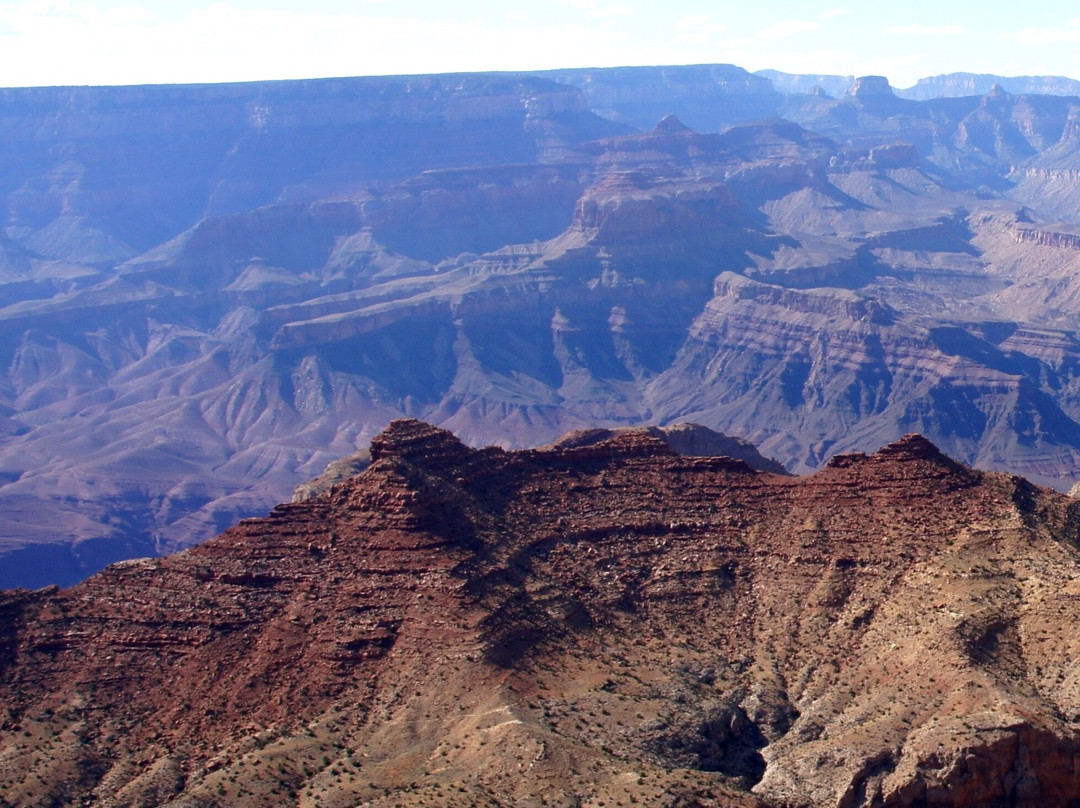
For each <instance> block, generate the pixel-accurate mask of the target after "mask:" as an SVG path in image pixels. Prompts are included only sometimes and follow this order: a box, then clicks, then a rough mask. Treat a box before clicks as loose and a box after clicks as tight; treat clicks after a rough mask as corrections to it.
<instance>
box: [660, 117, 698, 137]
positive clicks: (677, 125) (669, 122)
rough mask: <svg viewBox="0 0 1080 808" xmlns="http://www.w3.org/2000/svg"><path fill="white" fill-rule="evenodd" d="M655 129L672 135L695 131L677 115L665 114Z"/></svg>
mask: <svg viewBox="0 0 1080 808" xmlns="http://www.w3.org/2000/svg"><path fill="white" fill-rule="evenodd" d="M653 131H654V132H661V133H664V134H669V135H670V134H680V133H683V132H693V131H694V130H693V129H691V128H690V127H689V126H687V125H686V124H685V123H683V122H682V121H680V120H679V118H678V116H677V115H665V116H664V117H663V118H661V119H660V122H659V123H658V124H656V127H655V128H654V129H653Z"/></svg>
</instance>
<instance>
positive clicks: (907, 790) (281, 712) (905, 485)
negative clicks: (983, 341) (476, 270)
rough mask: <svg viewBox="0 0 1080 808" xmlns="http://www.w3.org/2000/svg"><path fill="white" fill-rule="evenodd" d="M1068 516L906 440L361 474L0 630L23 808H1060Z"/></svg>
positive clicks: (600, 448) (378, 457) (567, 457)
mask: <svg viewBox="0 0 1080 808" xmlns="http://www.w3.org/2000/svg"><path fill="white" fill-rule="evenodd" d="M1077 525H1078V522H1077V518H1076V513H1075V505H1073V504H1072V503H1071V501H1070V500H1068V499H1067V498H1065V497H1064V496H1062V495H1059V494H1055V493H1053V492H1050V491H1047V490H1045V489H1040V488H1037V487H1035V486H1032V485H1031V484H1030V483H1027V482H1026V481H1024V480H1022V479H1020V478H1017V477H1011V476H1008V475H1001V474H987V473H982V472H976V471H972V470H970V469H967V468H966V467H964V466H962V465H960V464H958V463H956V462H954V461H952V460H950V459H948V458H947V457H945V456H944V455H942V454H941V453H940V452H939V451H938V450H937V449H936V448H935V447H934V446H933V445H932V444H930V443H929V442H928V441H926V440H925V439H923V438H921V437H918V436H908V437H905V438H904V439H903V440H901V441H898V442H896V443H894V444H891V445H889V446H887V447H885V448H883V449H882V450H880V451H879V452H876V453H874V454H873V455H861V454H855V455H843V456H839V457H836V458H834V459H833V461H832V462H831V463H830V464H829V465H828V466H827V467H826V468H825V469H823V470H821V471H819V472H817V473H816V474H814V475H813V476H809V477H803V478H791V477H786V476H779V475H772V474H767V473H762V472H757V471H755V470H753V469H752V468H750V467H749V466H748V465H746V464H744V463H742V462H739V461H736V460H733V459H730V458H723V457H685V456H680V455H676V454H674V453H673V452H672V451H671V450H670V449H669V448H668V447H667V446H666V445H665V444H664V443H663V442H662V441H661V440H660V439H658V438H656V437H654V436H651V435H649V434H647V433H645V432H628V433H623V434H619V435H616V436H615V437H613V438H612V439H610V440H607V441H602V442H600V443H595V444H589V445H584V446H580V447H577V448H552V449H546V450H530V451H520V452H505V451H503V450H501V449H497V448H489V449H483V450H472V449H468V448H467V447H465V446H464V445H463V444H461V443H460V442H459V441H457V440H456V439H455V438H454V437H453V436H452V435H450V434H449V433H447V432H443V431H441V430H437V429H434V428H432V427H429V426H427V425H424V424H421V423H419V422H416V421H405V420H402V421H395V422H394V423H393V424H391V426H390V427H389V428H388V429H387V430H386V431H385V432H384V433H382V434H381V435H380V436H378V437H377V439H376V440H374V441H373V444H372V464H371V466H370V467H369V468H368V469H367V470H366V471H365V472H363V473H362V474H360V475H359V476H357V477H354V478H352V479H350V480H347V481H345V482H342V483H339V484H337V485H335V486H334V487H333V488H332V489H331V490H330V491H329V492H327V493H326V494H324V495H323V496H321V497H317V498H314V499H311V500H309V501H307V502H304V503H295V504H291V505H286V506H280V507H279V508H277V509H275V511H274V512H273V513H272V514H270V515H269V516H268V517H266V518H264V519H255V520H248V521H246V522H244V523H243V524H241V525H239V526H237V527H235V528H233V529H231V530H229V531H227V532H226V533H224V534H223V535H222V536H220V537H218V538H217V539H214V540H212V541H210V542H207V543H205V544H204V545H201V546H200V547H197V548H194V549H192V550H188V551H185V552H183V553H180V554H178V555H175V556H172V557H169V558H165V559H159V560H144V561H136V562H125V563H123V564H120V565H116V566H113V567H110V568H109V569H108V570H106V571H104V572H103V573H101V574H99V575H97V576H95V577H93V578H91V579H90V580H88V581H87V582H85V583H83V584H81V585H79V586H78V587H75V588H73V589H70V590H63V591H56V590H44V591H41V592H37V593H26V592H15V593H8V594H7V595H5V598H4V600H3V602H2V603H0V609H3V613H4V615H5V621H4V625H5V626H7V629H6V633H5V635H4V636H3V637H2V638H0V693H2V694H3V705H4V713H3V715H2V716H0V721H2V724H0V782H3V783H4V794H3V799H4V800H5V801H6V803H7V804H13V805H14V804H39V803H42V802H52V803H53V804H59V805H64V804H80V803H81V802H85V801H86V800H88V799H89V800H92V801H97V802H101V803H108V804H145V803H146V802H152V803H155V804H166V805H176V806H179V805H188V804H203V805H225V804H233V805H237V804H239V805H270V804H280V803H281V801H282V800H287V801H290V802H292V801H299V802H300V803H302V804H306V803H307V802H314V801H318V802H320V803H330V804H338V803H347V802H356V801H359V802H368V803H370V804H373V805H392V804H398V805H402V804H404V805H420V804H424V803H425V802H427V803H430V802H431V801H435V802H437V803H439V804H446V805H466V804H471V805H476V804H491V805H495V804H505V803H506V802H513V803H516V804H531V803H532V802H538V801H541V800H547V801H548V802H549V804H550V803H554V804H564V805H571V804H575V803H578V802H580V801H585V800H588V801H597V802H598V801H604V802H608V801H610V802H613V803H617V802H619V801H622V802H624V804H625V803H626V802H627V801H629V802H634V801H644V802H651V803H658V802H665V801H667V802H672V803H673V804H680V803H683V804H685V803H689V804H700V805H773V806H794V805H814V806H834V805H835V806H857V805H890V806H902V805H915V804H926V803H927V802H933V803H935V804H942V805H953V806H968V805H986V804H1009V805H1036V804H1050V805H1066V804H1069V802H1070V801H1072V800H1075V799H1077V798H1078V797H1080V793H1078V792H1077V782H1078V781H1077V772H1076V771H1075V770H1074V766H1075V763H1074V761H1075V760H1076V759H1077V755H1078V753H1080V737H1078V736H1077V734H1076V731H1075V727H1074V725H1073V721H1074V718H1075V716H1076V715H1078V714H1080V670H1078V669H1077V665H1076V662H1075V660H1076V658H1077V651H1080V649H1078V648H1075V647H1074V646H1075V645H1076V642H1075V638H1074V637H1073V632H1072V631H1071V627H1072V626H1073V625H1074V624H1075V621H1076V619H1077V617H1080V615H1078V614H1076V612H1077V610H1078V609H1080V605H1078V604H1080V601H1077V600H1076V599H1075V598H1074V597H1072V595H1071V594H1070V593H1071V592H1072V591H1073V590H1074V589H1077V586H1078V584H1077V579H1076V567H1077V562H1078V561H1080V550H1078V549H1077Z"/></svg>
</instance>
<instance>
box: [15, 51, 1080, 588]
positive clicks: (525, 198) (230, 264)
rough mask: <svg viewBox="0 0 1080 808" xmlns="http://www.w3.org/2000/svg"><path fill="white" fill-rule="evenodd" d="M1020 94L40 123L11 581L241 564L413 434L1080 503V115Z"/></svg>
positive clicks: (189, 92) (541, 104)
mask: <svg viewBox="0 0 1080 808" xmlns="http://www.w3.org/2000/svg"><path fill="white" fill-rule="evenodd" d="M823 78H828V77H823ZM991 89H992V88H991ZM1006 90H1008V88H1007V87H1006V88H1005V90H1002V91H997V90H993V91H992V92H990V93H988V94H986V95H985V96H982V97H978V96H976V97H971V98H959V99H938V100H935V101H928V102H916V101H912V100H908V99H904V98H898V97H896V94H895V93H892V92H891V91H889V88H888V85H887V82H885V81H884V79H882V78H880V77H879V78H873V77H868V78H863V79H860V81H859V83H858V88H857V89H856V91H855V92H853V93H852V94H850V95H846V96H845V95H843V93H840V94H839V95H840V96H842V97H836V98H831V97H829V96H827V95H825V94H821V93H818V94H805V93H796V94H784V93H779V92H777V91H776V90H775V89H774V88H771V87H770V85H769V82H768V80H767V79H766V78H764V77H762V76H756V75H752V74H749V73H746V72H745V71H743V70H741V69H740V68H736V67H733V66H723V65H720V66H716V65H713V66H709V65H706V66H691V67H683V68H665V67H659V68H631V69H625V70H624V69H614V70H599V69H598V70H581V71H555V72H553V73H552V74H551V75H549V76H537V75H457V76H427V77H423V76H420V77H404V78H403V77H385V78H363V79H341V80H326V81H313V82H281V83H270V84H266V83H256V84H251V85H242V86H221V87H158V88H152V87H150V88H59V89H57V88H53V89H37V90H34V89H28V90H12V91H6V92H5V95H4V98H5V104H4V108H3V111H2V113H0V117H2V118H3V126H0V130H2V132H4V133H6V134H4V135H3V137H0V140H3V142H2V143H0V158H2V157H3V156H4V155H5V154H7V156H8V157H9V158H11V159H8V160H6V161H5V163H4V164H5V165H10V166H11V171H10V172H8V173H7V174H5V175H4V177H3V178H0V194H3V195H4V198H5V199H6V200H7V204H6V206H5V207H4V208H3V209H4V210H5V211H7V213H6V214H5V216H7V219H6V220H5V226H4V228H3V233H2V235H0V286H2V288H3V293H4V294H3V300H4V301H5V302H4V305H3V306H2V307H0V369H3V370H2V372H0V516H2V517H3V524H4V531H3V533H2V535H0V586H3V585H12V586H15V585H23V586H41V585H45V584H49V583H63V584H70V583H74V582H75V581H78V580H80V579H81V578H83V577H85V576H86V575H87V574H89V573H91V572H93V571H94V570H96V569H99V568H101V567H102V566H104V565H105V564H108V563H110V562H112V561H115V560H119V559H122V558H126V557H141V556H153V555H159V554H161V553H164V552H168V551H170V550H173V549H177V548H180V547H183V546H189V545H191V544H193V543H196V542H198V541H201V540H204V539H205V538H207V537H209V536H212V535H214V534H215V533H217V532H219V531H220V530H222V529H224V528H225V527H227V526H228V525H230V524H232V523H234V522H236V521H237V520H238V519H241V518H243V517H246V516H250V515H252V514H255V513H259V512H262V511H264V510H265V509H266V508H268V507H270V505H271V504H272V503H273V502H276V501H279V500H281V499H283V498H287V497H288V496H289V494H290V492H291V491H293V489H294V488H295V487H296V485H297V484H298V483H299V482H301V481H303V480H308V479H311V478H313V477H315V476H316V475H318V474H319V473H320V472H321V471H322V470H323V469H325V468H326V466H327V464H328V463H329V462H331V461H333V460H335V459H337V458H341V457H348V456H349V455H351V454H353V453H355V452H356V451H357V450H358V449H359V448H360V447H364V446H367V445H368V444H369V442H370V441H371V439H372V437H373V436H374V435H375V434H376V433H377V432H378V431H379V430H380V429H382V428H383V427H384V426H385V425H386V424H387V423H388V422H389V421H390V420H392V419H393V418H395V417H399V416H402V415H408V416H413V417H422V418H425V419H427V420H431V421H434V422H437V423H438V424H440V425H442V426H446V427H452V428H453V429H455V430H456V431H457V433H458V434H460V435H461V436H462V438H463V439H464V440H465V441H466V442H467V443H469V444H470V445H484V444H488V443H495V444H498V445H500V446H504V447H520V446H529V445H538V444H542V443H545V442H549V441H551V440H553V439H554V438H555V437H556V436H557V435H559V434H562V433H564V432H566V431H569V430H573V429H579V428H593V427H603V428H619V427H624V426H629V425H635V424H642V423H674V422H678V421H685V420H687V419H691V420H694V421H698V422H701V423H702V424H703V425H704V426H707V427H709V428H711V429H720V430H723V431H724V432H725V433H728V434H733V435H740V436H743V437H746V438H749V439H752V440H754V441H755V442H758V443H759V444H761V445H762V446H763V449H764V451H766V453H767V454H770V455H774V456H775V457H777V458H778V460H779V461H780V462H782V463H784V464H786V465H787V466H788V467H790V468H792V469H795V470H801V471H806V470H810V469H813V468H818V467H820V466H821V465H822V464H823V463H825V462H827V460H828V458H829V457H831V456H832V455H833V454H835V453H836V452H843V453H848V452H855V451H868V450H871V449H873V448H874V447H876V446H878V445H880V444H882V443H886V442H888V441H891V440H894V439H896V438H898V437H899V436H901V435H903V434H904V433H906V432H910V431H912V430H917V431H920V432H925V433H926V434H928V435H929V436H930V437H931V438H932V439H933V440H934V441H935V442H937V443H939V444H940V445H942V446H943V447H944V448H945V449H946V450H947V451H949V452H950V453H952V454H954V455H956V456H958V457H960V458H961V459H963V460H964V461H965V462H970V463H977V464H979V465H980V466H983V467H987V468H999V469H1006V468H1007V469H1009V470H1011V471H1015V472H1023V473H1027V474H1031V475H1033V476H1035V477H1036V478H1037V479H1038V481H1039V482H1043V483H1048V484H1053V485H1055V486H1057V487H1061V488H1067V487H1069V486H1070V485H1071V484H1072V482H1073V481H1074V480H1073V478H1074V477H1075V475H1076V468H1077V467H1078V463H1080V448H1078V447H1080V397H1078V394H1077V391H1078V390H1080V370H1078V368H1080V362H1078V357H1080V343H1078V341H1077V340H1076V338H1075V336H1074V335H1075V333H1076V331H1077V326H1078V320H1077V312H1080V282H1078V281H1077V278H1080V252H1078V251H1077V250H1075V249H1073V248H1072V247H1070V246H1069V238H1068V234H1069V233H1070V232H1071V231H1070V227H1071V226H1070V225H1068V224H1065V225H1051V224H1049V223H1048V222H1049V221H1051V220H1052V219H1055V218H1057V219H1063V220H1065V219H1068V218H1069V217H1071V216H1074V215H1075V211H1076V210H1077V209H1080V208H1078V205H1077V198H1078V197H1080V185H1078V184H1077V183H1076V182H1074V181H1073V180H1072V179H1070V178H1071V177H1072V175H1071V174H1069V173H1068V172H1070V171H1072V170H1073V169H1075V168H1076V165H1075V162H1076V144H1077V142H1078V141H1077V140H1076V138H1075V134H1076V121H1077V120H1078V115H1080V111H1078V110H1080V107H1078V103H1077V101H1076V99H1069V98H1062V97H1055V96H1032V95H1018V94H1014V93H1012V92H1008V91H1006ZM590 99H591V100H590ZM607 105H610V106H607ZM777 114H783V115H785V116H787V118H788V119H780V118H777V117H775V116H776V115H777ZM671 116H673V117H671ZM620 118H621V119H623V120H631V119H633V120H634V121H635V122H637V123H639V124H640V127H641V128H642V129H643V130H645V131H641V132H638V133H634V132H631V131H630V129H629V127H628V126H627V125H625V124H618V123H613V122H612V119H620ZM747 118H750V120H747ZM657 122H659V123H657ZM732 124H734V125H732ZM695 128H696V129H697V130H699V131H694V129H695ZM721 128H723V131H717V130H720V129H721ZM709 130H713V131H711V132H710V131H709ZM5 138H6V139H5ZM5 149H6V150H7V151H4V150H5ZM179 167H183V168H182V169H181V168H179ZM132 177H137V178H138V183H136V184H135V185H133V184H132V183H133V180H132ZM136 185H137V187H136ZM970 189H977V190H974V191H973V190H970ZM1005 195H1009V196H1011V197H1012V198H1014V199H1016V200H1019V203H1017V202H1011V201H1008V200H1007V199H1006V198H1005ZM1021 203H1022V204H1023V205H1025V206H1026V208H1025V210H1023V211H1020V212H1018V204H1021ZM1048 211H1050V212H1052V215H1051V214H1050V213H1047V212H1048ZM1017 234H1019V235H1017ZM1038 234H1044V235H1038ZM1056 234H1060V235H1056ZM1018 239H1019V240H1018ZM718 278H720V279H721V280H720V282H719V283H717V279H718ZM347 473H351V472H350V471H349V469H344V470H343V471H342V474H347Z"/></svg>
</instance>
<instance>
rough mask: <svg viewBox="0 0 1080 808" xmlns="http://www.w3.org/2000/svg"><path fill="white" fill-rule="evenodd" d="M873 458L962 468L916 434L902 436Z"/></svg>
mask: <svg viewBox="0 0 1080 808" xmlns="http://www.w3.org/2000/svg"><path fill="white" fill-rule="evenodd" d="M874 457H877V458H883V459H895V460H929V461H931V462H934V463H938V464H940V465H947V466H950V467H956V468H962V467H961V466H960V464H959V463H957V462H956V461H955V460H953V459H952V458H951V457H948V456H947V455H945V454H943V453H942V451H941V450H940V449H939V448H938V447H937V446H935V445H934V444H933V442H931V441H930V440H929V439H928V438H926V437H924V436H922V435H919V434H917V433H912V434H910V435H904V437H902V438H900V440H898V441H894V442H893V443H890V444H889V445H888V446H882V447H881V448H880V449H878V450H877V452H875V453H874Z"/></svg>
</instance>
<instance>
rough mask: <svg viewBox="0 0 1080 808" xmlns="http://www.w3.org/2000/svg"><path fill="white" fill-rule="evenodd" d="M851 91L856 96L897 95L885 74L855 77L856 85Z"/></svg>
mask: <svg viewBox="0 0 1080 808" xmlns="http://www.w3.org/2000/svg"><path fill="white" fill-rule="evenodd" d="M850 92H851V94H852V95H853V96H855V97H856V98H867V97H873V96H879V97H880V96H894V95H895V94H894V93H893V89H892V87H891V86H890V84H889V80H888V79H887V78H885V76H860V77H859V78H857V79H855V85H854V86H853V87H852V88H851V90H850Z"/></svg>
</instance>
